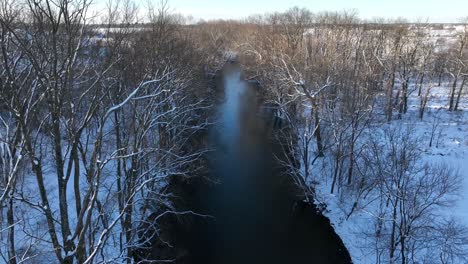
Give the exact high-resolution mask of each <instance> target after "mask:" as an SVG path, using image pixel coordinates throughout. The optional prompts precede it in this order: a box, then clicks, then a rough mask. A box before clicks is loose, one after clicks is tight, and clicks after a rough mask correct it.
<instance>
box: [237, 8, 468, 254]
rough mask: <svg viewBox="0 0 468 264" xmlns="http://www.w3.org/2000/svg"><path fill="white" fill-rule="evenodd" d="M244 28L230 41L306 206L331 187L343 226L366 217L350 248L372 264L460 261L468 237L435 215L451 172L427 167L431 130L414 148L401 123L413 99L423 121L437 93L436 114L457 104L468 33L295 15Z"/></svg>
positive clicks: (410, 131)
mask: <svg viewBox="0 0 468 264" xmlns="http://www.w3.org/2000/svg"><path fill="white" fill-rule="evenodd" d="M246 25H247V26H245V27H243V26H242V24H239V30H240V31H241V32H244V33H243V34H239V36H240V37H239V38H238V39H236V40H235V42H236V43H237V45H236V47H237V50H238V52H239V54H240V60H241V62H242V63H243V64H244V65H245V67H246V69H247V70H248V72H249V74H250V76H251V77H252V78H255V79H256V80H258V81H259V83H260V85H261V86H262V87H263V88H264V89H263V91H264V96H265V98H266V99H267V101H269V103H270V104H272V105H274V106H275V107H276V109H277V113H276V115H277V117H278V118H281V119H282V120H285V121H286V122H285V123H286V124H287V126H286V127H285V128H284V129H281V130H279V131H277V132H276V133H275V134H276V136H279V137H281V138H283V140H282V142H285V146H284V149H285V151H288V152H289V153H290V152H293V153H295V158H293V159H288V160H283V161H282V162H283V163H282V164H284V165H286V166H289V168H290V172H291V176H292V177H295V178H297V182H298V184H299V185H300V186H302V187H303V189H304V192H305V193H308V194H309V197H311V199H313V198H315V194H314V190H315V188H314V187H315V186H316V185H317V184H325V183H326V182H329V183H330V184H329V186H330V189H329V191H330V193H332V194H333V193H334V194H336V195H338V196H339V197H340V200H341V201H342V204H341V208H342V209H341V210H344V211H345V212H346V214H345V215H347V218H350V217H352V216H353V214H354V213H355V211H356V210H357V209H365V210H367V211H368V212H370V214H371V215H373V216H372V217H369V219H368V221H369V223H368V225H369V226H367V225H366V226H367V227H366V229H367V230H362V233H361V234H356V241H358V240H364V241H370V242H369V243H368V244H367V245H366V246H367V247H368V249H369V250H371V251H373V256H375V263H426V262H427V263H461V262H465V261H466V258H467V256H468V255H467V252H468V249H467V247H466V242H467V241H468V236H467V233H466V227H464V226H463V225H461V224H460V223H459V222H456V221H455V220H453V219H448V218H446V217H444V216H443V215H440V214H441V213H440V212H441V211H440V210H441V209H442V208H445V207H450V206H451V205H453V203H454V201H455V197H456V195H457V193H458V191H459V190H460V188H461V178H460V174H459V173H458V172H457V170H456V168H451V167H450V166H449V165H448V164H433V163H426V162H425V161H424V159H423V156H422V152H423V150H422V149H423V148H424V147H425V146H427V144H428V145H429V146H432V141H433V136H434V132H432V136H431V139H429V137H425V138H421V136H420V135H418V134H416V132H415V129H414V127H411V126H410V125H404V123H403V122H400V121H398V120H400V119H405V118H411V117H407V115H410V114H411V113H414V111H413V112H409V99H410V95H412V96H413V98H416V100H418V103H417V104H418V105H419V110H418V111H416V115H417V118H419V119H421V120H422V119H423V118H424V114H425V113H426V111H427V105H428V102H430V100H431V96H430V95H431V89H434V88H435V87H437V86H445V87H447V90H448V92H447V98H446V102H447V105H446V106H445V109H446V110H445V111H447V112H453V111H457V110H459V108H460V105H461V103H462V102H463V100H465V101H466V95H465V93H466V92H465V90H466V89H465V86H466V82H467V76H468V67H467V65H468V64H467V63H468V47H467V45H466V44H467V40H468V25H467V24H463V25H462V26H459V27H458V30H457V31H453V32H452V34H453V35H452V37H447V36H445V37H441V38H436V37H434V36H432V34H431V33H432V32H431V29H430V28H429V27H428V26H427V25H425V24H405V23H400V22H399V21H395V23H393V24H388V23H385V24H378V23H374V24H369V23H367V22H364V21H361V20H360V19H359V18H358V17H356V16H355V15H354V14H353V13H347V12H342V13H322V14H315V13H312V12H311V11H309V10H307V9H301V8H292V9H290V10H288V11H286V12H284V13H273V14H267V15H262V16H257V17H252V18H249V19H248V20H247V21H246ZM413 105H414V103H413ZM442 111H444V110H442ZM434 122H435V121H434ZM433 130H434V126H433ZM429 141H430V143H428V142H429ZM350 201H352V202H350ZM319 202H320V201H319ZM366 206H368V207H369V208H366ZM437 212H438V213H437ZM370 226H371V227H370ZM463 245H464V246H463Z"/></svg>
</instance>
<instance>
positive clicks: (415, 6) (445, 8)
mask: <svg viewBox="0 0 468 264" xmlns="http://www.w3.org/2000/svg"><path fill="white" fill-rule="evenodd" d="M135 3H136V4H137V5H138V6H139V11H140V15H144V12H145V11H146V8H145V7H146V6H147V4H146V2H145V0H136V1H135ZM167 3H168V6H169V10H170V12H171V13H177V14H181V15H183V16H185V17H191V18H193V20H194V22H199V21H209V20H241V19H244V18H247V17H249V16H251V15H258V14H266V13H274V12H284V11H286V10H288V9H290V8H292V7H295V6H297V7H300V8H307V9H309V10H310V11H312V12H314V13H320V12H340V11H352V12H355V13H356V15H357V17H359V18H360V19H363V20H373V19H376V18H383V19H386V20H394V19H400V18H403V19H406V20H408V22H410V23H414V22H418V21H419V22H423V23H426V22H427V23H434V24H439V23H444V24H445V23H460V20H461V19H462V18H466V17H468V12H466V10H468V1H464V0H447V1H444V2H443V3H441V2H440V1H436V0H428V1H424V0H412V1H407V2H405V0H393V1H390V0H382V1H378V3H375V1H372V0H348V1H346V0H328V1H310V0H290V1H287V2H286V1H278V0H272V1H267V0H257V1H254V2H253V1H248V0H238V1H236V2H235V3H233V2H232V1H228V0H221V1H216V0H203V1H202V0H201V1H191V0H169V1H167ZM94 4H95V7H96V9H97V10H102V8H103V7H105V1H104V0H98V1H96V2H95V3H94ZM156 4H157V3H156Z"/></svg>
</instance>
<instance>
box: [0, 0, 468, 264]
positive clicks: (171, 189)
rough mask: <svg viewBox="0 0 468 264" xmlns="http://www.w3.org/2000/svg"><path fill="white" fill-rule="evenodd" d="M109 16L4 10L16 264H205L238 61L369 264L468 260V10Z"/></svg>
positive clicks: (272, 134) (323, 209) (127, 6)
mask: <svg viewBox="0 0 468 264" xmlns="http://www.w3.org/2000/svg"><path fill="white" fill-rule="evenodd" d="M92 7H93V5H92V2H91V1H89V0H20V1H18V0H0V263H8V264H19V263H69V264H71V263H168V262H169V263H194V262H193V261H190V260H189V259H190V257H188V255H190V252H189V251H190V250H187V249H186V248H184V246H183V243H182V244H181V245H182V246H180V247H179V246H178V242H177V241H176V240H175V238H174V237H175V235H174V233H177V230H179V229H180V228H175V229H177V230H176V231H174V228H173V222H181V223H182V225H183V226H184V227H185V229H187V230H192V229H194V227H195V226H196V225H195V224H193V223H195V222H197V221H208V220H207V219H210V218H212V217H213V216H211V215H210V214H209V213H208V212H206V211H200V210H196V207H192V203H193V202H194V198H193V197H192V196H191V194H192V193H193V189H194V188H198V187H197V186H200V185H203V186H204V185H210V184H214V185H216V184H218V183H217V182H216V181H215V180H213V179H210V177H209V176H207V175H209V174H210V168H211V165H210V164H211V163H210V162H211V157H212V155H213V152H216V151H217V150H216V148H217V147H216V146H213V144H211V143H210V133H211V132H210V131H211V130H212V129H213V127H214V126H216V123H217V117H216V114H215V113H216V111H217V110H216V109H217V105H219V104H220V102H221V101H222V96H223V92H222V91H219V89H218V88H219V87H218V88H217V86H219V85H217V78H218V77H217V76H219V74H220V73H221V72H222V71H223V67H225V65H226V64H237V65H239V67H240V68H241V69H242V72H243V74H242V76H241V78H242V79H243V80H245V81H248V83H250V84H252V86H255V87H256V88H255V89H256V90H257V93H258V98H259V99H258V100H259V102H260V107H259V108H258V109H257V110H253V111H252V112H251V113H249V114H251V115H256V114H261V113H266V117H265V118H266V119H267V121H266V124H267V125H266V127H267V128H266V129H267V131H268V133H267V134H268V138H269V139H270V140H271V141H272V142H276V144H277V145H275V146H276V148H275V151H276V152H275V154H274V155H273V156H274V158H275V164H277V165H278V166H280V167H281V173H282V175H283V174H284V175H283V176H285V177H287V178H288V179H289V180H290V181H291V182H293V184H294V186H295V188H297V190H298V192H299V193H300V195H299V197H300V198H298V199H297V201H295V203H294V204H295V205H294V206H293V207H294V208H295V206H296V204H298V203H305V204H310V205H311V206H313V207H314V208H316V209H317V210H318V213H319V214H321V215H322V214H323V215H324V216H325V217H326V218H327V219H329V221H330V225H331V226H332V227H333V229H334V231H335V232H336V234H337V235H338V236H339V237H340V239H341V240H342V243H343V245H344V246H345V247H346V249H347V251H349V255H350V257H351V259H352V262H353V263H391V264H394V263H402V264H406V263H441V264H448V263H468V220H467V219H468V211H467V209H466V208H467V207H468V88H467V86H468V17H467V18H466V19H464V20H460V23H457V24H430V23H425V22H420V23H417V22H408V21H405V20H401V19H400V20H386V19H373V20H365V19H361V18H359V16H358V15H357V14H356V13H354V12H352V11H341V12H313V11H312V10H309V9H306V8H300V7H292V8H290V9H288V10H287V11H284V12H275V13H268V14H259V15H252V16H249V17H247V18H245V19H239V20H209V21H198V22H193V21H191V20H190V19H189V18H188V17H185V16H183V15H180V14H177V13H175V12H172V11H171V9H170V3H169V2H167V1H160V2H158V3H154V4H151V3H149V4H148V6H145V7H144V8H142V7H140V6H138V5H136V4H135V3H134V2H132V1H131V0H109V1H107V3H106V7H105V9H104V10H100V15H96V14H95V10H94V9H93V8H92ZM142 9H143V11H142ZM252 89H254V88H252ZM255 112H258V113H255ZM278 153H279V154H278ZM213 182H214V183H213ZM227 182H228V183H229V181H227ZM203 188H204V187H202V190H205V189H203ZM234 195H236V194H234ZM238 195H239V196H242V195H243V194H242V192H239V193H238ZM464 196H465V197H464ZM272 206H275V204H273V205H272ZM292 210H296V209H292ZM327 221H328V220H327ZM252 236H255V234H252ZM187 252H189V253H187ZM202 263H203V262H202ZM205 263H208V262H205ZM246 263H247V262H246ZM257 263H261V262H257ZM298 263H299V262H298ZM324 263H335V262H324Z"/></svg>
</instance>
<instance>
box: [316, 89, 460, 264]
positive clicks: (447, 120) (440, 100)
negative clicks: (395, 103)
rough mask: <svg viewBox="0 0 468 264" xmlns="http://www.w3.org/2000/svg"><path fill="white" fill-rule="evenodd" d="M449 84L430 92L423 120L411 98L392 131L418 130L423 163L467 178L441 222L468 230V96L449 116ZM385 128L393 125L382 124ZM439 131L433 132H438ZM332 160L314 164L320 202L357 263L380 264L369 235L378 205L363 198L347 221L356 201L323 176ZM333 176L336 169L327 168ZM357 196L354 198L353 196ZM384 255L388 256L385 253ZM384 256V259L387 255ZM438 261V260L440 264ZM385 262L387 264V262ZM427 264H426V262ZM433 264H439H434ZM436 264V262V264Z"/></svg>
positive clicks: (393, 124)
mask: <svg viewBox="0 0 468 264" xmlns="http://www.w3.org/2000/svg"><path fill="white" fill-rule="evenodd" d="M448 87H450V85H449V84H448V83H446V84H444V85H443V86H442V87H435V88H433V89H432V90H431V98H430V100H429V102H428V106H427V112H426V114H425V116H424V119H423V120H420V119H419V118H418V111H419V104H420V98H419V97H417V95H416V94H417V93H416V92H414V93H413V94H412V95H411V97H410V99H409V110H408V113H407V114H406V115H404V116H403V118H402V120H394V121H392V122H391V124H390V126H402V125H408V124H410V125H411V126H413V127H414V130H415V133H416V136H418V137H421V138H422V139H423V141H422V142H423V145H422V146H421V151H422V153H423V154H422V161H423V162H429V163H433V164H437V163H442V162H443V163H447V164H449V165H450V166H452V167H453V168H456V169H458V170H459V173H460V175H461V177H462V188H461V191H460V193H459V194H460V196H459V199H458V201H457V202H455V204H453V206H452V207H449V208H443V210H444V212H441V213H440V215H441V217H448V218H451V217H453V218H454V219H456V220H457V221H458V222H459V223H462V224H463V225H465V226H467V227H468V97H467V95H466V94H465V95H464V97H462V98H461V101H460V106H459V111H456V112H449V111H448V110H447V108H448V93H449V88H448ZM380 126H382V127H383V126H388V124H387V123H386V122H382V124H381V125H380ZM433 131H434V133H433ZM431 134H434V139H433V145H432V147H429V140H430V137H431ZM327 162H329V161H327V159H326V158H325V159H324V160H322V161H321V164H318V165H317V164H316V165H315V170H316V171H315V173H314V174H315V175H321V176H319V177H320V178H319V179H318V184H317V186H316V191H317V201H318V202H323V203H325V204H326V210H325V211H324V214H325V215H326V216H327V217H328V218H330V220H331V222H332V224H333V226H334V228H335V231H336V232H337V233H338V235H339V236H340V237H341V238H342V240H343V242H344V244H345V245H346V247H347V248H348V250H349V251H350V254H351V256H352V258H353V261H354V263H358V264H361V263H363V264H365V263H377V262H378V261H377V258H378V257H379V256H377V255H376V250H375V248H376V245H375V243H376V242H375V239H374V238H373V237H372V236H371V235H369V234H372V233H373V232H375V222H376V221H375V219H376V217H377V215H376V214H377V212H378V208H376V207H378V204H379V203H378V202H377V201H376V200H375V196H374V197H373V198H372V196H369V197H371V198H366V199H367V200H366V199H362V200H361V201H360V203H359V206H358V207H357V209H356V210H355V211H354V213H353V214H352V215H351V216H350V217H349V218H347V216H348V214H349V212H350V210H351V208H352V207H353V203H354V201H355V199H354V198H350V196H349V195H348V196H347V195H346V194H343V191H342V192H340V193H337V192H335V194H330V187H331V182H332V178H331V177H330V174H327V173H325V174H324V173H323V171H324V168H327V167H328V168H331V167H329V166H330V164H327ZM328 170H329V171H331V169H328ZM351 197H352V196H351ZM382 252H383V254H388V253H387V252H385V251H382ZM382 252H381V254H382ZM436 261H438V260H436ZM383 263H385V262H383ZM422 263H426V262H422ZM428 263H434V262H432V261H429V262H428ZM436 263H437V262H436Z"/></svg>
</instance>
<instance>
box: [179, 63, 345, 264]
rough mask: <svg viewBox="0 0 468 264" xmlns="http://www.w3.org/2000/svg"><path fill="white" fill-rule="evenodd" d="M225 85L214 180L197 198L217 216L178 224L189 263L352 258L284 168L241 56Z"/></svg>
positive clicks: (212, 161)
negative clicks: (244, 73)
mask: <svg viewBox="0 0 468 264" xmlns="http://www.w3.org/2000/svg"><path fill="white" fill-rule="evenodd" d="M218 88H219V89H222V91H224V92H223V96H224V100H222V101H221V102H220V105H219V107H218V109H217V113H216V116H217V123H216V125H215V126H214V127H213V128H212V130H211V132H210V136H209V138H210V142H211V145H212V146H213V148H214V149H215V150H214V151H213V153H212V154H211V155H210V156H209V158H208V160H209V177H208V178H209V179H210V180H211V182H212V183H210V184H202V185H203V186H204V187H201V186H200V185H196V186H197V187H194V190H192V191H191V192H192V196H191V198H190V201H191V202H192V205H193V208H194V211H197V212H202V213H206V214H210V215H212V216H213V218H211V217H210V218H200V217H197V218H195V219H196V220H195V221H193V222H191V224H190V227H189V228H188V230H187V231H184V232H182V231H180V230H179V229H180V228H178V230H179V231H180V232H181V234H179V236H182V237H183V240H184V243H183V244H185V246H184V247H185V248H186V249H187V252H186V253H184V254H186V256H187V258H186V260H185V261H183V262H182V263H197V264H198V263H200V264H202V263H203V264H231V263H232V264H234V263H235V264H240V263H243V264H250V263H252V264H254V263H255V264H260V263H265V264H267V263H271V264H276V263H278V264H280V263H281V264H285V263H350V257H349V254H348V252H347V250H346V248H345V247H344V246H343V244H342V242H341V239H340V238H339V237H338V236H337V235H336V234H335V232H334V231H333V228H332V227H331V226H330V223H329V221H328V219H326V218H325V217H323V216H322V215H321V214H319V213H317V211H316V209H315V206H314V205H311V204H307V203H305V202H301V198H300V197H299V196H298V195H296V193H297V188H296V187H295V186H294V185H293V184H292V181H291V180H290V176H286V175H284V174H283V173H281V168H280V166H278V164H277V162H276V161H275V158H274V156H275V154H278V153H280V151H279V148H278V146H277V144H275V143H273V141H272V140H270V138H271V137H270V136H269V135H270V133H271V130H272V129H271V122H268V118H266V117H265V115H264V114H261V113H262V112H263V111H262V110H261V104H260V102H259V99H258V96H257V92H256V91H257V88H256V87H253V86H251V85H249V83H248V82H246V81H244V80H243V78H242V73H241V69H240V67H239V66H238V65H237V64H235V63H228V64H227V65H226V66H225V67H224V69H223V71H222V75H220V76H219V78H218ZM269 124H270V125H269ZM184 192H185V191H184Z"/></svg>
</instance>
